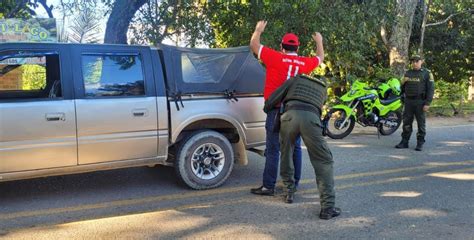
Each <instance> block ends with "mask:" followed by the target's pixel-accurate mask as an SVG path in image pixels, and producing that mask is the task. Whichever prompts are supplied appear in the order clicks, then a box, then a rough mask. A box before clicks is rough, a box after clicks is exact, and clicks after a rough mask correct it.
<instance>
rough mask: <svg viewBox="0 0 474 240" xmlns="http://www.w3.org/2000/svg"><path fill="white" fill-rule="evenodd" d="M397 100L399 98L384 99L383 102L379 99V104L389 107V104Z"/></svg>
mask: <svg viewBox="0 0 474 240" xmlns="http://www.w3.org/2000/svg"><path fill="white" fill-rule="evenodd" d="M399 99H400V97H394V98H390V99H385V100H382V99H380V103H382V104H383V105H389V104H390V103H393V102H395V101H397V100H399Z"/></svg>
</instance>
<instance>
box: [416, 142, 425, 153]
mask: <svg viewBox="0 0 474 240" xmlns="http://www.w3.org/2000/svg"><path fill="white" fill-rule="evenodd" d="M423 144H424V142H421V141H418V142H417V143H416V147H415V150H416V151H422V150H423Z"/></svg>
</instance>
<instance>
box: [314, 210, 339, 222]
mask: <svg viewBox="0 0 474 240" xmlns="http://www.w3.org/2000/svg"><path fill="white" fill-rule="evenodd" d="M339 215H341V209H340V208H337V207H331V208H326V209H321V212H320V213H319V218H321V219H324V220H329V219H331V218H333V217H337V216H339Z"/></svg>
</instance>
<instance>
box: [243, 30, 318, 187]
mask: <svg viewBox="0 0 474 240" xmlns="http://www.w3.org/2000/svg"><path fill="white" fill-rule="evenodd" d="M266 25H267V21H259V22H258V23H257V25H256V27H255V31H254V32H253V34H252V38H251V39H250V48H251V50H252V51H253V52H254V53H255V54H257V56H258V59H260V60H261V61H262V62H263V64H265V67H266V77H265V88H264V92H263V97H264V99H265V100H267V99H268V97H269V96H270V95H271V94H272V93H273V92H274V91H275V90H276V89H277V88H278V87H280V86H281V85H282V84H283V83H284V82H285V81H286V80H288V79H290V78H291V77H294V76H296V75H298V74H310V73H311V72H312V71H313V70H314V69H315V68H316V67H318V66H319V64H320V63H321V62H322V61H323V60H324V48H323V40H322V36H321V34H320V33H318V32H316V33H314V34H313V36H312V37H313V40H314V41H315V42H316V55H317V56H316V57H302V56H298V54H297V51H298V46H299V45H300V43H299V40H298V37H297V36H296V35H295V34H293V33H287V34H285V36H283V39H282V41H281V45H280V50H281V51H280V52H278V51H276V50H274V49H271V48H269V47H266V46H263V45H262V44H261V43H260V35H261V34H262V33H263V31H264V30H265V26H266ZM278 111H279V109H278V108H275V109H272V110H270V111H269V112H268V113H267V119H266V122H265V129H266V134H267V136H266V149H265V169H264V171H263V185H262V186H260V187H258V188H252V189H251V190H250V192H251V193H253V194H258V195H269V196H273V195H274V194H275V184H276V179H277V174H278V165H279V162H280V142H279V133H278V132H274V131H273V125H274V123H275V117H276V115H277V114H278ZM301 158H302V155H301V137H298V138H297V140H296V143H295V149H294V154H293V164H294V167H295V176H294V177H295V186H298V182H299V180H300V178H301Z"/></svg>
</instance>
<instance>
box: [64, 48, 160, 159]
mask: <svg viewBox="0 0 474 240" xmlns="http://www.w3.org/2000/svg"><path fill="white" fill-rule="evenodd" d="M73 55H74V65H75V66H76V72H75V84H76V85H75V90H76V92H75V93H76V98H77V99H76V113H77V133H78V160H79V164H80V165H81V164H91V163H102V162H111V161H124V160H146V159H151V158H156V156H157V151H158V150H157V148H158V125H157V107H156V94H155V90H154V82H153V72H152V71H153V70H152V66H151V57H150V53H149V48H148V49H147V48H144V47H133V46H106V45H95V46H94V45H77V46H75V48H74V50H73Z"/></svg>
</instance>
